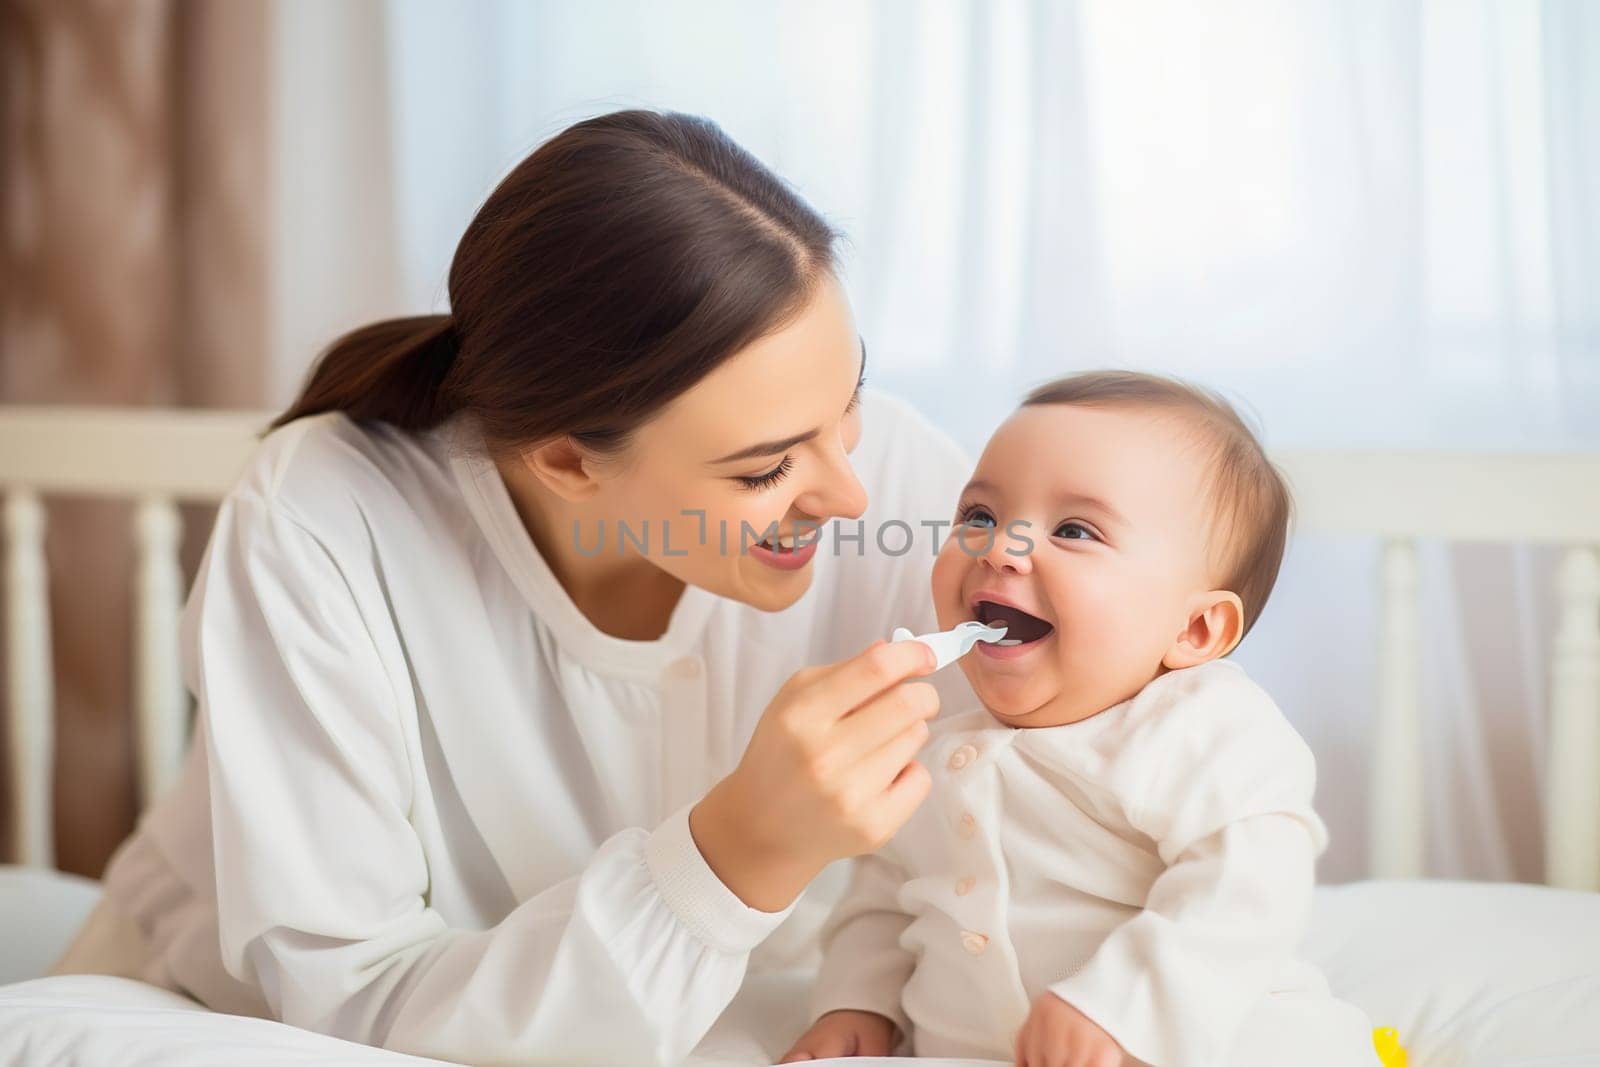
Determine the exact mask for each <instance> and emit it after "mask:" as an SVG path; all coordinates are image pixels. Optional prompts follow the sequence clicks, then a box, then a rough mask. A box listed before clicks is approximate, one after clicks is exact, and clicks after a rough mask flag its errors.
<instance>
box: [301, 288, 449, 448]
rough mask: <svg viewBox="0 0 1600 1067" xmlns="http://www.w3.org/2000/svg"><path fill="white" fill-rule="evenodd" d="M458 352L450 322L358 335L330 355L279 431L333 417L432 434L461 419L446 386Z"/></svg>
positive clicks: (366, 329) (422, 320) (421, 322)
mask: <svg viewBox="0 0 1600 1067" xmlns="http://www.w3.org/2000/svg"><path fill="white" fill-rule="evenodd" d="M458 347H459V342H458V340H457V337H456V331H455V323H454V321H453V320H452V319H451V317H450V316H449V315H416V316H412V317H410V318H403V319H385V320H384V321H382V322H374V323H372V324H370V325H367V326H363V327H361V328H360V329H358V330H353V331H352V332H350V333H347V334H345V335H344V336H343V337H341V338H339V339H338V340H337V341H335V342H334V343H333V344H332V345H331V346H329V348H328V350H327V351H326V352H324V353H323V354H322V358H321V359H319V360H318V361H317V364H316V367H315V368H314V369H313V370H312V372H311V379H310V380H309V381H308V382H307V383H306V385H305V388H304V389H302V390H301V391H300V396H299V398H298V399H296V400H295V402H294V403H293V404H292V405H290V407H289V410H287V411H285V412H284V413H283V414H282V415H279V416H278V417H277V418H276V419H274V420H273V422H272V426H271V429H273V430H276V429H277V428H278V427H280V426H283V425H285V424H287V423H290V422H293V421H294V420H295V419H298V418H302V417H304V416H306V415H318V414H321V413H322V412H325V411H342V412H344V413H345V414H346V415H348V416H350V417H351V418H352V419H356V420H358V421H368V420H371V421H379V422H386V423H389V424H390V425H392V426H394V427H396V428H398V429H401V430H407V431H413V432H415V431H422V430H428V429H431V428H433V427H434V426H437V425H438V424H439V423H441V422H443V421H444V420H445V419H446V418H448V417H449V416H450V415H451V414H453V413H454V411H455V405H454V404H453V403H452V402H451V401H450V393H449V390H448V389H447V387H446V379H447V378H448V377H449V375H450V369H451V367H452V366H453V365H454V364H455V357H456V351H457V349H458Z"/></svg>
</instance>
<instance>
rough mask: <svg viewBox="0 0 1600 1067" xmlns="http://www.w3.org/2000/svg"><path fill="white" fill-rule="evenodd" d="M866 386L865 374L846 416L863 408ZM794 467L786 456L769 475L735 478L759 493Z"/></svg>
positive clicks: (851, 400) (774, 483)
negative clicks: (862, 390)
mask: <svg viewBox="0 0 1600 1067" xmlns="http://www.w3.org/2000/svg"><path fill="white" fill-rule="evenodd" d="M866 384H867V376H866V375H865V374H863V375H862V376H861V380H860V381H858V382H856V391H855V393H854V394H853V395H851V397H850V404H849V406H848V407H846V408H845V409H844V413H845V414H846V415H848V414H850V413H851V412H852V411H854V410H855V409H856V408H858V407H860V406H861V389H862V387H863V386H865V385H866ZM793 467H794V457H793V456H784V457H783V459H782V460H780V461H779V463H778V465H777V466H776V467H773V468H772V469H771V470H769V471H768V472H767V473H765V474H757V475H754V476H752V477H746V476H744V475H742V474H741V475H738V476H736V477H735V478H734V481H736V482H738V483H739V484H740V485H742V486H744V487H745V488H746V489H750V490H753V491H757V492H759V491H760V490H762V489H770V488H772V487H773V486H774V485H777V484H778V483H779V482H781V481H783V477H784V475H786V474H788V473H789V471H790V470H792V469H793Z"/></svg>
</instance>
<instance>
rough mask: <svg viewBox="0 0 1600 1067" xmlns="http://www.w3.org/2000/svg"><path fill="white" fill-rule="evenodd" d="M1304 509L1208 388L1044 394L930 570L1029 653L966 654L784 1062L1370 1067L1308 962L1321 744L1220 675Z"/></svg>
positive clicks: (943, 623)
mask: <svg viewBox="0 0 1600 1067" xmlns="http://www.w3.org/2000/svg"><path fill="white" fill-rule="evenodd" d="M1289 511H1290V500H1289V494H1288V491H1287V489H1286V488H1285V486H1284V483H1283V481H1282V479H1281V478H1280V477H1279V475H1278V473H1277V471H1276V470H1274V468H1273V467H1272V465H1271V464H1270V463H1269V462H1268V461H1267V459H1266V457H1265V456H1264V455H1263V453H1262V450H1261V447H1260V445H1259V444H1258V443H1257V441H1256V440H1255V438H1254V436H1253V435H1252V434H1251V432H1250V430H1249V429H1248V428H1247V427H1246V426H1245V424H1244V423H1243V422H1242V421H1241V420H1240V419H1239V417H1238V415H1237V414H1236V413H1235V412H1234V411H1233V409H1232V408H1231V407H1230V406H1229V405H1228V404H1227V403H1226V402H1225V401H1223V400H1221V399H1219V398H1217V397H1215V396H1213V395H1211V394H1208V393H1205V392H1203V391H1200V390H1198V389H1194V388H1192V387H1190V386H1187V385H1184V384H1182V383H1179V382H1175V381H1171V380H1168V379H1163V378H1157V377H1152V376H1148V375H1142V374H1133V373H1123V372H1099V373H1091V374H1081V375H1075V376H1072V377H1068V378H1064V379H1062V380H1059V381H1056V382H1053V383H1051V384H1049V385H1046V386H1044V387H1042V388H1040V389H1037V390H1035V391H1034V392H1033V393H1032V394H1030V395H1029V396H1028V398H1027V400H1026V401H1024V403H1023V405H1022V407H1021V408H1020V409H1018V410H1017V412H1016V413H1015V414H1013V415H1012V416H1011V418H1010V419H1008V420H1007V421H1006V422H1005V424H1004V425H1002V426H1001V427H1000V429H999V430H998V431H997V432H996V433H995V435H994V437H993V439H992V440H990V442H989V445H988V447H987V449H985V451H984V453H983V457H982V459H981V460H980V461H979V463H978V466H977V469H976V471H975V472H974V475H973V478H972V481H971V482H970V483H968V485H967V487H966V490H965V492H964V494H963V496H962V499H961V502H960V507H959V509H958V512H957V515H956V522H957V526H956V529H955V530H954V532H953V533H952V534H951V536H950V538H949V539H948V540H947V541H946V542H945V544H944V546H943V548H942V549H941V551H940V555H939V559H938V561H937V563H936V564H935V566H934V572H933V596H934V601H935V604H936V606H937V610H938V616H939V624H940V627H941V628H942V629H948V628H949V627H952V626H955V625H957V624H958V623H960V622H963V621H965V620H969V619H977V620H978V621H980V622H983V623H987V624H992V625H1001V626H1005V627H1006V628H1007V634H1006V638H1007V640H1008V641H1010V640H1015V641H1017V642H1020V643H1018V644H1005V645H995V644H979V645H978V646H977V647H976V648H975V650H974V651H973V652H972V653H971V654H970V655H968V656H966V657H964V658H963V659H962V660H961V669H962V670H963V671H964V672H966V676H967V680H968V681H969V682H970V683H971V685H972V689H973V691H974V692H975V693H976V695H977V699H978V700H979V701H981V702H982V705H983V707H982V708H979V709H976V710H972V711H967V712H965V713H963V711H962V709H959V708H953V709H948V710H947V713H946V715H945V716H944V717H942V718H941V719H940V720H939V721H938V723H937V724H936V725H935V727H934V730H933V736H932V739H931V740H930V742H929V744H928V745H927V746H926V748H925V749H924V750H923V757H922V761H923V763H924V764H925V766H926V767H927V768H928V770H929V771H930V772H931V775H932V778H933V787H932V791H931V792H930V794H929V796H928V798H927V800H926V801H924V803H923V804H922V806H921V807H920V808H919V809H918V810H917V812H916V814H915V815H913V816H912V818H911V820H910V821H909V822H907V823H906V825H905V826H904V827H903V828H902V829H901V830H900V832H899V834H897V835H896V836H895V838H894V839H893V840H892V841H890V843H889V844H888V845H887V846H886V847H885V848H884V849H882V850H881V851H879V852H878V853H877V854H875V855H871V856H865V857H862V858H861V859H859V860H857V861H856V867H855V870H854V873H853V875H852V880H851V883H850V888H849V890H848V891H847V892H846V895H845V897H844V899H843V900H842V902H841V903H840V905H839V907H838V909H837V910H836V911H835V912H834V914H833V917H832V918H831V919H830V921H829V925H828V929H827V930H826V932H825V934H824V959H823V963H822V968H821V971H820V973H819V975H818V979H817V984H816V991H815V994H814V1000H813V1005H812V1018H814V1019H815V1020H816V1021H815V1023H814V1024H813V1025H812V1026H811V1028H810V1029H809V1030H808V1031H807V1032H806V1033H805V1034H804V1035H803V1036H802V1037H801V1038H800V1040H799V1041H798V1042H796V1044H795V1046H794V1048H793V1049H791V1051H790V1053H789V1054H788V1056H786V1057H785V1060H784V1062H786V1063H788V1062H794V1061H797V1060H805V1059H812V1058H821V1057H826V1056H844V1055H887V1054H888V1053H889V1052H890V1050H891V1049H892V1048H894V1047H896V1046H899V1047H901V1048H902V1049H903V1050H904V1051H908V1052H913V1053H914V1054H915V1055H918V1056H949V1057H973V1058H980V1059H981V1058H988V1059H1007V1060H1013V1061H1014V1062H1015V1063H1016V1064H1018V1065H1027V1067H1056V1065H1063V1067H1119V1065H1123V1064H1128V1063H1145V1064H1150V1065H1154V1067H1205V1065H1213V1064H1214V1065H1218V1067H1224V1065H1225V1067H1253V1065H1258V1064H1259V1065H1261V1067H1267V1065H1272V1067H1281V1065H1283V1064H1295V1065H1297V1067H1308V1065H1320V1064H1327V1065H1329V1067H1333V1065H1337V1067H1353V1065H1360V1064H1373V1065H1375V1064H1377V1062H1378V1060H1377V1056H1376V1053H1375V1052H1374V1049H1373V1044H1372V1036H1371V1034H1372V1030H1371V1026H1370V1024H1369V1022H1368V1020H1367V1019H1366V1017H1365V1016H1364V1015H1363V1014H1362V1012H1361V1011H1360V1010H1359V1009H1357V1008H1355V1007H1354V1006H1352V1005H1350V1004H1347V1003H1344V1002H1342V1001H1339V1000H1337V999H1335V998H1334V997H1332V996H1331V995H1330V994H1329V992H1328V987H1327V984H1326V982H1325V981H1324V980H1323V978H1322V976H1321V975H1320V973H1319V972H1317V970H1316V969H1315V968H1313V967H1311V966H1310V965H1308V964H1306V963H1303V962H1300V961H1297V960H1295V959H1294V958H1293V957H1292V952H1293V949H1294V947H1295V945H1296V943H1297V941H1298V940H1299V935H1300V933H1301V930H1302V927H1303V925H1304V923H1305V921H1306V918H1307V912H1308V910H1309V907H1310V904H1311V892H1312V884H1313V868H1314V865H1315V861H1316V858H1317V856H1318V854H1319V853H1320V852H1321V851H1322V849H1323V848H1324V847H1325V845H1326V843H1327V837H1326V833H1325V831H1324V828H1323V825H1322V822H1321V820H1320V819H1318V817H1317V815H1316V813H1315V812H1314V811H1313V810H1312V807H1311V796H1312V790H1313V786H1314V784H1315V778H1316V769H1315V765H1314V763H1313V760H1312V756H1311V753H1310V750H1309V749H1307V747H1306V745H1305V743H1304V742H1303V741H1302V740H1301V739H1300V737H1299V735H1297V734H1296V733H1295V731H1294V730H1293V728H1291V727H1290V726H1289V724H1288V722H1287V721H1285V719H1284V717H1283V715H1282V713H1281V712H1280V711H1279V710H1278V708H1277V706H1276V705H1275V704H1274V703H1273V701H1272V698H1271V697H1269V696H1268V695H1267V694H1266V693H1265V692H1264V691H1263V690H1262V689H1260V688H1259V687H1258V686H1256V685H1255V684H1254V683H1253V682H1252V681H1251V680H1250V679H1249V678H1248V677H1247V676H1246V675H1245V672H1244V671H1243V670H1242V669H1241V668H1239V667H1238V666H1237V665H1235V664H1234V663H1232V662H1230V661H1228V660H1226V659H1225V658H1224V657H1225V656H1227V655H1228V653H1229V652H1231V651H1233V649H1234V648H1235V647H1236V646H1237V645H1238V643H1239V641H1240V639H1241V638H1243V637H1244V635H1245V634H1246V633H1247V632H1249V629H1250V627H1251V625H1252V624H1253V623H1254V622H1255V620H1256V618H1257V617H1258V616H1259V615H1260V613H1261V608H1262V606H1263V605H1264V604H1265V603H1266V600H1267V595H1268V593H1270V592H1271V590H1272V586H1273V583H1274V581H1275V580H1276V578H1277V573H1278V566H1279V563H1280V562H1281V560H1282V558H1283V550H1284V542H1285V539H1286V537H1287V531H1288V521H1289ZM902 1040H903V1041H904V1042H905V1044H904V1045H901V1044H900V1043H901V1042H902Z"/></svg>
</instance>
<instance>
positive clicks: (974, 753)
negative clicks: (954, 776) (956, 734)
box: [945, 745, 978, 771]
mask: <svg viewBox="0 0 1600 1067" xmlns="http://www.w3.org/2000/svg"><path fill="white" fill-rule="evenodd" d="M977 758H978V750H977V749H975V748H973V747H972V746H971V745H962V746H961V747H960V748H958V749H956V750H955V751H954V752H952V753H950V761H949V762H948V763H946V764H945V766H946V767H948V768H950V769H951V770H952V771H959V770H960V769H961V768H963V767H965V766H967V765H968V764H970V763H971V762H972V761H973V760H975V759H977Z"/></svg>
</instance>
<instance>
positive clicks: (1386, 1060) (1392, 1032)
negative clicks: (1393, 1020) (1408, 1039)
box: [1372, 1026, 1406, 1067]
mask: <svg viewBox="0 0 1600 1067" xmlns="http://www.w3.org/2000/svg"><path fill="white" fill-rule="evenodd" d="M1372 1046H1373V1048H1376V1049H1377V1050H1378V1062H1380V1063H1382V1064H1383V1067H1406V1050H1405V1049H1403V1048H1401V1047H1400V1032H1399V1031H1398V1030H1396V1029H1395V1028H1394V1027H1392V1026H1382V1027H1379V1028H1378V1029H1376V1030H1374V1031H1372Z"/></svg>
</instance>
